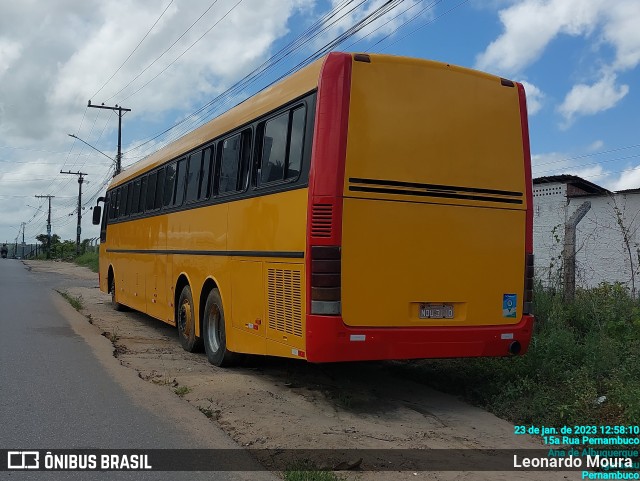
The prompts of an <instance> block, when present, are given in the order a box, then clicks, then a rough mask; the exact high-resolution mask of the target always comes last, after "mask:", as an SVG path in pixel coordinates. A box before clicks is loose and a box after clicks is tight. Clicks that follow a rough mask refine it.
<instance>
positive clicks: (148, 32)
mask: <svg viewBox="0 0 640 481" xmlns="http://www.w3.org/2000/svg"><path fill="white" fill-rule="evenodd" d="M172 3H173V0H171V1H170V2H169V3H168V4H167V6H166V7H165V8H164V10H163V11H162V13H161V14H160V16H159V17H158V18H157V19H156V21H155V22H154V23H153V25H151V28H150V29H149V30H147V33H145V34H144V37H142V40H140V42H138V45H136V46H135V48H134V49H133V50H132V51H131V53H130V54H129V55H128V56H127V58H126V59H124V62H122V64H121V65H120V66H119V67H118V68H117V69H116V71H115V72H113V75H111V77H109V79H108V80H107V81H106V82H105V83H104V84H102V87H100V88H99V89H98V90H97V91H96V92H95V93H94V94H93V95H92V96H91V97H89V98H94V97H95V96H96V95H98V94H99V93H100V92H101V91H102V89H104V88H105V87H106V86H107V84H108V83H109V82H111V80H112V79H113V77H115V76H116V74H117V73H118V72H119V71H120V69H122V67H124V64H126V63H127V62H128V61H129V59H130V58H131V56H132V55H133V54H134V53H135V52H136V50H138V48H139V47H140V45H142V42H144V40H145V39H146V38H147V37H148V36H149V34H150V33H151V31H152V30H153V29H154V28H155V26H156V25H157V24H158V22H159V21H160V19H161V18H162V17H163V16H164V14H165V13H166V11H167V10H168V9H169V7H170V6H171V4H172Z"/></svg>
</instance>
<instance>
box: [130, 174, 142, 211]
mask: <svg viewBox="0 0 640 481" xmlns="http://www.w3.org/2000/svg"><path fill="white" fill-rule="evenodd" d="M138 205H140V179H136V180H135V181H134V183H133V199H132V203H131V213H132V214H136V213H138V212H139V210H138Z"/></svg>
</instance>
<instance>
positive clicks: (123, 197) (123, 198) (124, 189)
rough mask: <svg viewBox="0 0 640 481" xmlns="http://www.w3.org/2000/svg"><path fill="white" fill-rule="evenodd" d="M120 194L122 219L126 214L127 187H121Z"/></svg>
mask: <svg viewBox="0 0 640 481" xmlns="http://www.w3.org/2000/svg"><path fill="white" fill-rule="evenodd" d="M120 189H121V190H122V194H121V196H120V217H124V216H126V215H127V214H128V212H127V197H128V195H129V185H123V186H122V187H121V188H120Z"/></svg>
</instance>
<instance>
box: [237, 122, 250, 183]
mask: <svg viewBox="0 0 640 481" xmlns="http://www.w3.org/2000/svg"><path fill="white" fill-rule="evenodd" d="M251 134H252V130H251V129H245V130H243V131H242V134H241V143H242V144H241V147H240V178H239V179H238V187H237V190H239V191H241V192H242V191H244V190H245V189H246V188H247V186H248V185H249V172H250V171H251V137H252V135H251Z"/></svg>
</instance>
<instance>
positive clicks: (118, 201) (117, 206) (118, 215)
mask: <svg viewBox="0 0 640 481" xmlns="http://www.w3.org/2000/svg"><path fill="white" fill-rule="evenodd" d="M121 196H122V188H119V189H118V190H117V191H116V212H115V214H114V216H115V218H116V219H117V218H118V217H120V199H121Z"/></svg>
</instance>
